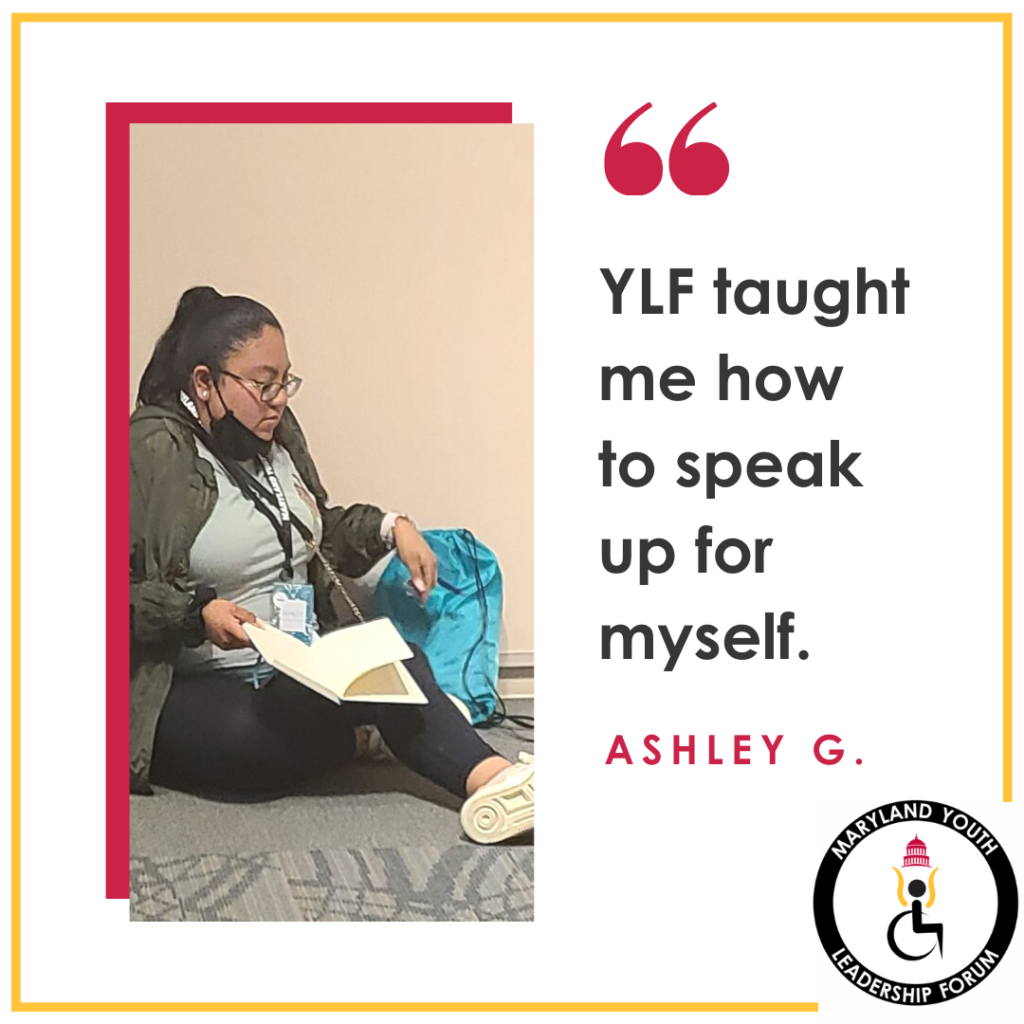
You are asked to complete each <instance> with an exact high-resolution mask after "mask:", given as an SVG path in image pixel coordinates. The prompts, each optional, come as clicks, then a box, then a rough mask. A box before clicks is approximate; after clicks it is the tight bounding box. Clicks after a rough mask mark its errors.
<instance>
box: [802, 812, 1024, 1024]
mask: <svg viewBox="0 0 1024 1024" xmlns="http://www.w3.org/2000/svg"><path fill="white" fill-rule="evenodd" d="M814 920H815V924H816V925H817V928H818V937H819V938H820V939H821V944H822V946H824V948H825V952H826V954H827V955H828V957H829V960H830V962H831V963H832V965H833V966H834V967H835V968H836V970H838V971H839V972H840V973H841V974H842V975H843V976H844V977H845V978H846V979H847V980H848V981H849V982H850V983H851V984H853V985H855V986H856V987H857V988H859V989H860V990H861V991H863V992H865V993H867V994H868V995H871V996H874V997H875V998H876V999H882V1000H885V1001H886V1002H890V1003H900V1004H902V1005H905V1006H928V1005H930V1004H933V1003H945V1002H948V1001H949V1000H950V999H955V998H956V997H957V996H959V995H963V994H964V992H967V991H969V990H970V989H972V988H974V987H975V986H977V985H979V984H981V982H983V981H984V980H985V979H986V978H987V977H988V976H989V974H991V973H992V971H993V970H995V968H996V967H997V966H998V965H999V963H1000V961H1001V960H1002V959H1003V957H1004V956H1005V955H1006V950H1007V947H1008V946H1009V945H1010V940H1011V939H1012V938H1013V930H1014V927H1015V926H1016V923H1017V882H1016V879H1015V878H1014V875H1013V868H1012V867H1011V866H1010V861H1009V858H1008V857H1007V856H1006V851H1005V850H1004V849H1003V848H1002V846H1001V845H1000V843H999V841H998V840H997V839H996V837H995V836H993V835H992V833H991V832H990V831H989V830H988V829H986V828H985V827H984V825H982V824H981V822H979V821H978V820H977V819H976V818H974V817H972V816H971V815H970V814H967V813H966V812H965V811H961V810H959V809H958V808H956V807H950V806H949V805H948V804H943V803H940V802H938V801H935V800H903V801H897V802H895V803H888V804H883V805H882V806H881V807H876V808H875V809H874V810H873V811H868V813H867V814H863V815H861V816H860V817H859V818H857V819H856V821H852V822H850V824H849V825H847V826H846V828H845V829H843V830H842V831H841V832H840V833H839V835H838V836H837V837H836V838H835V840H834V841H833V843H832V844H831V846H830V847H829V849H828V851H827V852H826V854H825V856H824V858H823V859H822V862H821V867H820V868H818V877H817V880H816V882H815V885H814ZM894 979H900V980H894Z"/></svg>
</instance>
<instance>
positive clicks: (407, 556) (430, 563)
mask: <svg viewBox="0 0 1024 1024" xmlns="http://www.w3.org/2000/svg"><path fill="white" fill-rule="evenodd" d="M395 552H396V554H397V555H398V557H399V559H400V560H401V562H402V564H403V565H404V566H405V567H406V569H408V570H409V575H410V576H411V577H412V585H413V586H414V587H415V588H416V590H417V592H418V593H419V595H420V601H422V602H426V600H427V598H428V597H429V596H430V592H431V591H432V590H433V589H434V586H435V585H436V583H437V556H436V555H435V554H434V552H433V551H431V550H430V545H429V544H427V542H426V541H425V540H424V539H423V535H422V534H421V533H420V531H419V530H417V529H416V527H415V526H414V525H413V524H412V523H411V522H410V521H409V520H408V519H399V520H397V522H396V523H395Z"/></svg>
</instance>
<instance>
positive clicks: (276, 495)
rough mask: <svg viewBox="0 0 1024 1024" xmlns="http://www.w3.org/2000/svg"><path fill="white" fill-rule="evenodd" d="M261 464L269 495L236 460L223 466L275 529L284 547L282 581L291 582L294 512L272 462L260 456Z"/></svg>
mask: <svg viewBox="0 0 1024 1024" xmlns="http://www.w3.org/2000/svg"><path fill="white" fill-rule="evenodd" d="M259 460H260V462H261V464H262V465H263V472H264V473H266V475H267V480H268V481H269V483H270V486H271V489H272V490H269V491H268V490H267V488H266V487H264V486H263V484H262V483H260V481H259V480H257V479H256V478H255V477H254V476H253V475H252V474H251V473H249V472H247V471H246V470H245V469H243V468H242V467H241V466H240V465H238V463H236V462H234V460H231V459H229V460H227V461H225V462H224V463H223V465H224V468H225V469H226V470H227V471H228V473H230V475H231V476H232V477H233V478H234V481H235V483H237V484H238V486H239V487H240V488H241V490H242V493H243V494H244V495H245V496H246V497H247V498H249V500H250V501H252V503H253V504H254V505H255V506H256V509H257V511H258V512H260V513H262V514H263V515H264V516H265V517H266V518H267V519H268V520H269V522H270V525H271V526H272V527H273V528H274V532H275V533H276V534H277V539H278V541H279V542H280V544H281V550H282V551H283V552H284V567H283V568H282V570H281V578H282V579H285V580H290V579H291V578H292V576H294V574H295V573H294V571H293V569H292V554H293V551H294V547H293V542H292V517H291V511H290V509H289V508H288V502H287V500H286V499H285V496H284V490H283V489H282V488H281V483H280V481H279V480H278V479H277V474H276V473H275V472H274V470H273V467H272V466H271V465H270V460H269V459H268V458H266V456H263V455H261V456H259ZM273 505H276V506H277V510H278V513H279V515H280V519H279V518H278V517H277V516H276V515H274V512H273V509H272V506H273ZM295 523H296V525H297V524H298V523H299V520H298V519H296V520H295ZM299 532H300V533H302V530H301V529H300V530H299Z"/></svg>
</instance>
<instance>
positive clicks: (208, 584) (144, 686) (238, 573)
mask: <svg viewBox="0 0 1024 1024" xmlns="http://www.w3.org/2000/svg"><path fill="white" fill-rule="evenodd" d="M301 383H302V381H301V379H300V378H298V377H295V376H293V375H292V373H291V361H290V360H289V358H288V351H287V348H286V347H285V340H284V334H283V331H282V329H281V325H280V324H279V323H278V321H277V318H276V317H275V316H274V315H273V313H271V312H270V310H269V309H267V308H266V307H265V306H262V305H260V304H259V303H258V302H255V301H254V300H252V299H248V298H244V297H242V296H237V295H230V296H225V295H220V294H219V293H218V292H216V291H214V289H212V288H208V287H201V288H191V289H189V290H188V291H187V292H185V293H184V295H182V297H181V299H180V301H179V302H178V307H177V310H176V312H175V314H174V319H173V321H172V322H171V325H170V326H169V327H168V328H167V330H166V331H165V332H164V334H163V335H162V336H161V338H160V340H159V341H158V342H157V345H156V348H155V350H154V352H153V355H152V358H151V359H150V361H149V365H148V366H147V367H146V370H145V372H144V374H143V376H142V381H141V383H140V385H139V393H138V403H137V408H136V410H135V412H134V413H133V414H132V417H131V421H130V443H131V587H130V589H131V737H130V739H131V789H132V792H141V793H151V792H152V789H151V787H150V781H152V782H154V783H157V784H158V785H164V786H168V787H171V788H179V789H198V790H220V791H232V790H235V791H238V790H245V791H258V792H277V793H279V792H282V791H286V790H287V789H288V787H289V786H291V785H294V784H295V783H298V782H299V781H301V780H303V779H307V778H310V777H313V776H316V775H318V774H322V773H324V772H327V771H329V770H331V769H333V768H335V767H338V766H339V765H342V764H344V763H346V762H347V761H350V760H351V759H352V756H353V748H354V727H355V726H357V725H363V724H372V725H376V726H377V728H378V729H379V730H380V733H381V735H382V736H383V738H384V740H385V742H386V743H387V745H388V746H389V747H390V748H391V750H392V752H393V753H394V754H395V756H396V757H397V758H398V759H399V760H401V761H403V762H404V763H405V764H407V765H408V766H409V767H410V768H412V769H413V770H414V771H416V772H418V773H419V774H420V775H423V776H425V777H426V778H428V779H431V780H432V781H434V782H436V783H438V784H439V785H441V786H443V787H444V788H445V789H447V790H448V791H449V792H451V793H454V794H455V795H456V796H458V797H459V798H460V799H462V800H464V803H463V805H462V814H461V820H462V826H463V828H464V830H465V831H466V834H467V835H468V836H469V837H470V838H471V839H473V840H475V841H476V842H481V843H493V842H499V841H501V840H503V839H507V838H509V837H510V836H513V835H517V834H519V833H521V832H524V831H526V830H528V829H531V828H532V827H533V765H532V758H530V757H529V756H528V755H521V758H522V761H521V763H519V764H515V765H513V764H512V763H511V762H509V761H507V760H506V759H505V758H503V757H501V756H500V755H499V754H498V753H496V752H495V751H494V750H493V749H492V748H491V747H489V746H488V745H487V744H486V743H485V742H484V741H483V740H482V739H481V738H480V736H479V735H478V734H477V733H476V732H475V730H474V729H473V727H472V726H471V725H470V724H469V723H468V722H467V721H466V719H465V718H464V717H463V716H462V714H461V713H460V711H459V710H458V709H457V708H456V706H455V705H454V704H453V703H452V701H451V700H449V699H448V697H447V696H446V695H445V694H444V693H442V691H441V690H440V689H439V688H438V686H437V684H436V682H435V681H434V677H433V675H432V673H431V671H430V665H429V664H428V663H427V660H426V658H425V657H424V655H423V653H422V652H421V651H419V650H418V649H416V648H413V651H414V657H413V658H412V659H410V660H407V661H405V662H404V663H403V664H404V665H405V666H406V668H407V669H408V670H409V672H410V673H411V674H412V676H413V677H414V679H415V680H416V682H417V683H418V684H419V686H420V688H421V689H422V691H423V693H424V695H425V696H426V697H427V700H428V703H427V704H426V705H388V704H342V705H340V706H338V705H335V704H333V703H331V702H330V701H328V700H325V699H324V698H323V697H321V696H319V695H318V694H316V693H314V692H312V691H311V690H309V689H307V688H306V687H305V686H303V685H301V684H300V683H297V682H295V681H294V680H292V679H290V678H288V677H287V676H284V675H281V674H279V673H274V671H273V669H269V668H268V666H266V665H265V664H263V663H259V659H258V657H257V654H256V652H255V650H254V649H253V648H252V646H251V644H250V641H249V639H248V636H247V635H246V633H245V630H244V629H243V628H242V627H243V624H245V623H254V622H256V620H257V618H259V619H262V620H265V621H270V620H271V619H272V611H273V608H272V602H271V595H272V592H273V589H274V585H275V584H276V583H278V582H281V581H287V582H290V583H296V584H304V583H309V584H311V585H312V587H313V592H314V596H315V602H314V603H315V612H316V616H315V617H316V625H317V628H318V629H319V631H320V632H325V631H327V630H329V629H332V628H336V627H337V626H338V625H339V624H340V623H339V621H338V619H337V616H336V614H335V612H334V610H333V607H332V604H331V601H330V599H329V589H330V581H329V579H328V578H327V574H326V573H325V572H324V568H323V566H322V565H321V564H320V562H319V560H318V559H317V557H316V555H315V553H314V551H315V546H318V547H319V548H320V550H321V551H322V552H323V554H324V556H325V557H326V558H327V560H328V561H329V562H330V563H331V565H332V567H333V568H334V570H335V571H336V572H338V573H340V574H342V575H346V576H359V575H362V574H363V573H365V572H366V571H367V570H368V569H369V568H370V567H371V566H372V565H373V563H374V562H376V561H377V560H378V559H380V558H381V557H382V556H383V555H384V554H386V553H387V551H388V550H389V549H390V548H391V547H394V548H395V549H396V557H398V558H399V559H401V561H402V562H403V563H404V564H405V566H406V567H407V568H408V569H409V572H410V574H411V576H412V579H413V581H414V582H415V584H416V586H417V588H418V589H419V591H420V594H421V597H422V599H423V600H426V597H427V595H428V594H429V592H430V589H431V588H432V587H433V585H434V584H435V582H436V578H437V576H436V574H437V562H436V559H435V558H434V555H433V553H432V552H431V551H430V548H429V547H428V546H427V544H426V542H425V541H424V539H423V537H422V536H421V535H420V533H419V531H418V530H417V529H416V527H415V526H414V525H413V523H412V522H411V521H410V520H409V519H407V518H406V517H404V516H402V515H398V514H395V513H390V514H385V513H384V512H383V511H382V510H381V509H379V508H376V507H374V506H372V505H350V506H349V507H348V508H339V507H329V506H328V504H327V494H326V492H325V490H324V488H323V485H322V484H321V482H320V478H319V476H318V474H317V471H316V467H315V466H314V464H313V461H312V458H311V457H310V454H309V449H308V448H307V446H306V441H305V438H304V436H303V434H302V431H301V430H300V428H299V425H298V422H297V421H296V419H295V417H294V415H293V414H292V412H291V410H290V409H289V408H288V400H289V398H291V397H292V396H293V395H294V394H295V392H296V391H297V390H298V389H299V386H300V384H301ZM254 673H255V674H254ZM257 684H258V685H257Z"/></svg>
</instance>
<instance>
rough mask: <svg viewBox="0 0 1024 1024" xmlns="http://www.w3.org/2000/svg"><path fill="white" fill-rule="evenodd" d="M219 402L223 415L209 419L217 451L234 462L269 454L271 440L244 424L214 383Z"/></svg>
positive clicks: (211, 434)
mask: <svg viewBox="0 0 1024 1024" xmlns="http://www.w3.org/2000/svg"><path fill="white" fill-rule="evenodd" d="M213 386H214V388H216V390H217V396H218V397H219V398H220V404H221V405H223V406H224V409H225V413H224V416H223V417H222V418H221V419H219V420H214V419H211V421H210V436H211V437H212V438H213V441H214V444H215V445H216V447H217V452H218V453H219V454H221V455H226V456H227V457H228V458H229V459H234V460H235V461H236V462H246V461H248V460H249V459H255V458H256V456H257V455H264V456H266V455H269V454H270V446H271V444H272V443H273V442H272V441H264V440H263V438H262V437H257V436H256V435H255V434H254V433H253V432H252V431H251V430H250V429H249V428H248V427H246V426H244V425H243V424H242V423H241V422H240V421H239V420H238V419H237V417H236V416H235V414H234V413H233V412H232V411H231V410H230V409H229V408H228V406H227V403H226V402H225V401H224V396H223V395H222V394H221V393H220V388H218V387H217V385H216V383H214V385H213Z"/></svg>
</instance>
